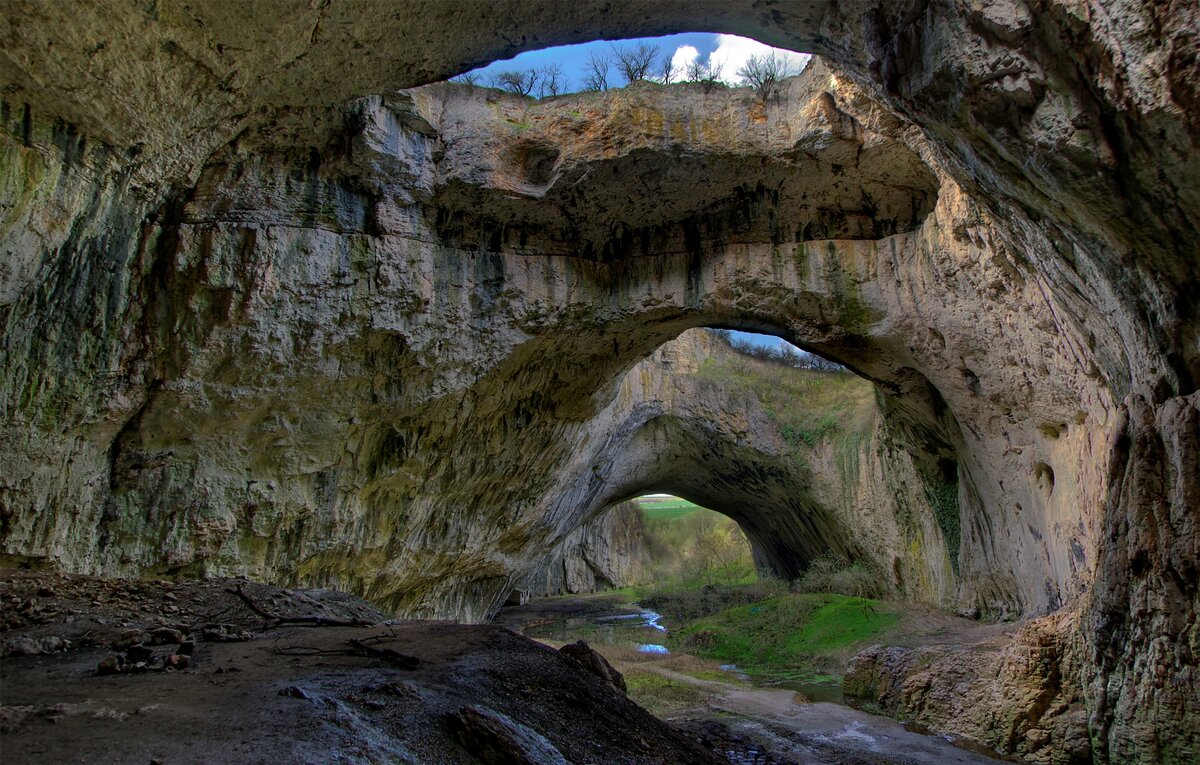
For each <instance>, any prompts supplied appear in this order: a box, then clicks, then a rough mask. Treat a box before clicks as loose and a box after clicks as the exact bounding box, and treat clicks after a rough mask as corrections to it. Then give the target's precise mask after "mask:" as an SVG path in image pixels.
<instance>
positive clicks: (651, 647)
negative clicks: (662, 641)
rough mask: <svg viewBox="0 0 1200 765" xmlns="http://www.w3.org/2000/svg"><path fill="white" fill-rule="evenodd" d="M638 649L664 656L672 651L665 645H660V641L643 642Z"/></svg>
mask: <svg viewBox="0 0 1200 765" xmlns="http://www.w3.org/2000/svg"><path fill="white" fill-rule="evenodd" d="M637 649H638V651H640V652H641V653H657V654H662V655H664V656H665V655H666V654H669V653H670V652H671V651H670V650H669V649H668V648H667V647H666V646H665V645H659V644H658V643H642V644H640V645H639V646H638V647H637Z"/></svg>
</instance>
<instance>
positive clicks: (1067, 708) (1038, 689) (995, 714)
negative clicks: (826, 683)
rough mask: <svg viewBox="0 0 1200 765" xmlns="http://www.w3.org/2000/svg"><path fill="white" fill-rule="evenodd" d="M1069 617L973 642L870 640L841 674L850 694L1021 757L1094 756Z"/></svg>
mask: <svg viewBox="0 0 1200 765" xmlns="http://www.w3.org/2000/svg"><path fill="white" fill-rule="evenodd" d="M1062 618H1063V617H1060V616H1049V617H1043V618H1041V619H1035V620H1033V621H1030V622H1028V623H1026V624H1024V625H1022V626H1021V627H1020V628H1019V629H1017V630H1015V634H1013V635H1012V636H1011V637H1005V638H999V639H992V640H990V641H985V642H979V643H973V644H967V645H953V646H951V645H945V646H938V645H933V646H927V647H921V648H904V647H898V646H894V647H888V648H884V647H875V648H871V649H868V650H866V651H864V652H863V653H861V654H859V655H858V656H856V657H855V658H854V660H853V661H852V662H851V664H850V667H849V669H848V671H847V673H846V675H845V678H844V679H843V690H844V692H845V694H846V700H847V701H848V702H849V703H850V704H851V705H853V706H856V707H859V708H863V709H868V710H870V711H874V712H877V713H882V714H887V715H890V716H892V717H896V718H898V719H901V720H909V721H912V722H915V723H918V724H920V725H922V726H927V727H928V728H930V729H932V730H936V731H939V732H941V733H944V734H953V735H957V736H963V737H965V738H967V739H969V740H971V741H975V742H978V743H980V744H982V745H984V746H985V747H987V748H988V749H992V750H995V751H999V752H1005V753H1008V754H1014V755H1017V756H1018V757H1020V758H1021V759H1022V760H1023V761H1027V762H1033V763H1055V764H1056V765H1059V764H1061V765H1069V764H1070V763H1088V762H1092V746H1091V741H1090V739H1089V734H1088V720H1087V713H1086V711H1085V709H1084V705H1083V693H1082V690H1083V689H1082V688H1081V687H1080V685H1079V684H1078V682H1077V681H1076V679H1075V678H1077V677H1078V674H1079V668H1078V666H1076V663H1077V662H1078V660H1079V657H1078V655H1077V654H1075V653H1074V649H1073V647H1072V646H1071V644H1070V639H1069V637H1068V636H1070V635H1071V634H1072V633H1073V630H1072V629H1070V628H1069V627H1070V625H1063V624H1061V623H1059V622H1061V620H1062Z"/></svg>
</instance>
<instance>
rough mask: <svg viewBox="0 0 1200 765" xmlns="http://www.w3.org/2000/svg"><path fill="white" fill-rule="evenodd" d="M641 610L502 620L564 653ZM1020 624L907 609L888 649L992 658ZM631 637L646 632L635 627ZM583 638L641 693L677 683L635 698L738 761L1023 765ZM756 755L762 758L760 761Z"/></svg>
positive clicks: (541, 612) (578, 606)
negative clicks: (569, 643)
mask: <svg viewBox="0 0 1200 765" xmlns="http://www.w3.org/2000/svg"><path fill="white" fill-rule="evenodd" d="M639 611H640V609H639V608H638V607H635V606H634V604H631V603H630V602H629V598H628V597H626V596H625V595H622V594H620V593H595V594H581V595H564V596H554V597H546V598H535V599H533V600H530V601H529V603H527V604H526V605H523V606H512V607H506V608H503V609H501V611H500V613H499V614H498V615H497V616H496V622H497V623H499V624H503V625H504V626H507V627H509V628H511V629H513V630H515V631H517V632H522V633H523V634H524V633H525V632H526V631H529V634H531V635H545V634H553V635H555V636H556V639H555V638H551V639H547V638H545V637H535V638H534V639H535V640H539V641H541V642H544V643H546V644H547V645H549V646H551V647H556V648H557V647H559V646H561V645H562V644H563V642H564V641H565V640H570V639H574V637H567V635H570V634H572V633H571V627H572V626H575V627H576V628H577V629H578V626H579V624H580V622H592V623H598V624H612V622H610V621H606V620H607V619H611V618H612V617H613V616H614V615H624V616H632V615H636V614H638V613H639ZM663 621H665V622H668V623H669V622H670V619H669V617H663ZM1016 626H1017V625H1014V624H1011V623H1009V624H987V623H981V622H978V621H974V620H970V619H963V618H959V617H955V616H952V615H950V614H947V613H946V612H944V611H939V610H937V609H933V608H929V607H924V606H917V605H914V604H907V605H906V606H905V614H904V616H903V618H902V619H901V620H900V622H899V623H898V624H897V626H896V628H895V631H894V633H892V634H889V635H888V636H887V642H888V643H889V644H893V645H904V646H921V645H939V644H943V643H960V644H963V645H973V646H977V647H978V648H979V649H982V650H987V649H989V648H995V647H997V646H1001V645H1004V644H1005V643H1006V642H1007V640H1008V639H1010V637H1011V634H1012V631H1013V630H1014V629H1015V628H1016ZM626 631H627V632H628V633H630V634H636V630H633V629H627V630H626ZM654 635H655V632H654V631H653V630H650V631H647V632H645V634H644V635H642V637H643V638H644V639H647V640H651V639H656V640H661V639H663V638H662V637H658V638H655V637H654ZM580 636H583V637H595V638H597V640H595V642H593V643H592V645H593V647H594V648H595V649H596V650H597V651H599V652H600V653H601V654H602V655H604V656H605V658H606V659H608V660H609V661H610V662H611V663H612V664H613V665H614V666H615V667H616V668H617V669H618V670H620V671H621V672H622V673H624V674H625V677H626V679H627V680H630V681H631V688H633V687H635V685H636V684H637V681H636V680H635V678H638V677H639V676H643V677H644V676H645V675H647V674H652V675H656V676H658V677H661V678H662V679H663V680H664V681H666V683H667V684H669V685H667V686H666V687H662V686H658V687H655V688H654V689H653V690H652V691H651V692H650V693H649V694H648V695H646V696H640V695H639V694H638V693H637V692H636V691H633V690H631V694H630V695H631V696H633V697H634V698H635V699H636V700H638V701H639V703H643V704H644V705H646V706H647V708H649V709H651V710H652V711H654V712H655V713H656V714H658V715H659V716H660V717H662V718H664V719H666V720H668V721H669V722H670V723H672V724H673V725H675V726H676V727H677V728H681V729H683V730H686V731H688V732H689V733H690V734H692V735H694V736H696V737H698V738H700V739H701V740H703V741H705V743H706V745H707V746H708V747H709V748H710V749H714V750H717V751H721V752H723V753H725V755H726V756H727V757H728V759H729V760H730V761H731V762H734V763H742V762H745V763H755V765H759V764H760V763H767V762H774V761H778V762H787V763H796V765H822V764H823V763H863V764H864V765H865V764H867V763H872V764H874V763H897V764H899V763H903V764H904V765H910V764H914V765H915V764H916V763H920V764H921V765H988V764H989V763H990V764H991V765H995V763H996V762H998V761H1014V760H1011V758H1005V757H1002V756H1001V755H999V754H997V753H995V752H992V751H990V750H988V749H986V748H985V747H982V746H980V745H978V744H975V743H974V742H971V741H969V740H966V739H962V738H956V737H949V736H939V735H929V734H928V732H926V731H920V732H917V731H916V730H914V729H912V728H909V727H906V726H905V725H902V724H901V723H899V722H897V721H895V720H893V719H890V718H887V717H881V716H879V715H873V714H868V713H866V712H863V711H860V710H857V709H853V708H851V707H849V706H846V705H844V704H841V703H823V702H817V703H813V702H811V701H809V700H808V699H806V698H805V697H804V694H803V693H797V692H796V691H794V690H790V689H786V688H781V687H762V686H756V685H753V684H751V683H749V682H746V681H742V680H739V679H738V678H737V676H736V675H734V674H731V673H729V672H725V671H722V670H721V665H720V663H719V662H717V661H712V660H705V659H702V658H698V657H695V656H691V655H688V654H681V653H669V654H660V653H646V652H640V651H637V650H635V649H634V648H633V647H632V646H631V645H630V644H629V641H628V640H625V641H622V640H621V638H620V636H619V635H618V637H617V639H616V640H613V639H612V635H611V634H608V635H602V634H595V633H593V632H592V631H591V630H588V629H587V628H586V627H584V628H583V629H582V630H580ZM650 685H651V686H656V685H657V684H656V683H650ZM754 753H758V754H757V756H758V757H760V758H761V759H754V757H755V754H754Z"/></svg>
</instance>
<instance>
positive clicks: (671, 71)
mask: <svg viewBox="0 0 1200 765" xmlns="http://www.w3.org/2000/svg"><path fill="white" fill-rule="evenodd" d="M679 74H681V72H679V71H678V70H677V69H676V68H675V52H674V51H667V55H665V56H663V57H662V61H660V62H658V81H659V82H661V83H662V84H663V85H670V84H671V83H672V82H674V81H675V77H676V76H677V75H679Z"/></svg>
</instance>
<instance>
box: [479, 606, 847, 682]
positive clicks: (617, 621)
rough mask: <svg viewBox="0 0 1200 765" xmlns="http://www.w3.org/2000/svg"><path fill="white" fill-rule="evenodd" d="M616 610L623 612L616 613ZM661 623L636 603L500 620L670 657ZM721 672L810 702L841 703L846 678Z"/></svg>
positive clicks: (523, 629) (551, 636)
mask: <svg viewBox="0 0 1200 765" xmlns="http://www.w3.org/2000/svg"><path fill="white" fill-rule="evenodd" d="M515 610H516V609H514V611H515ZM613 610H617V611H620V613H612V611H613ZM501 613H502V615H503V612H501ZM662 620H663V615H662V614H660V613H657V612H655V611H651V610H649V609H645V608H642V607H641V606H640V605H638V604H637V603H625V604H621V605H615V604H614V605H613V607H612V608H610V609H608V610H601V611H586V612H584V613H551V614H539V615H538V617H536V618H533V619H529V620H524V619H520V618H518V619H515V620H501V621H502V623H503V624H505V626H507V627H509V628H510V629H512V630H513V631H515V632H519V633H521V634H522V635H524V636H525V637H528V638H533V639H534V640H553V641H555V642H558V643H572V642H574V641H576V640H586V641H587V642H588V643H589V644H591V645H603V646H615V647H621V648H629V649H632V650H635V651H637V652H639V653H644V654H652V655H659V656H669V655H670V654H671V651H670V648H668V647H667V645H666V638H667V635H669V634H670V632H669V630H668V627H667V626H666V625H665V624H663V621H662ZM720 669H721V670H722V671H725V672H728V673H729V675H730V679H731V680H740V681H742V682H745V683H750V684H752V685H754V686H755V687H759V688H767V689H775V690H789V691H798V692H799V693H801V694H803V695H804V697H805V698H807V699H808V700H809V701H825V702H832V703H835V704H840V703H842V679H841V677H839V676H836V675H820V674H813V673H804V672H786V673H785V672H780V673H774V674H772V673H755V674H754V675H750V674H748V673H746V672H744V671H743V670H742V669H741V668H740V667H738V665H736V664H721V665H720Z"/></svg>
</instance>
